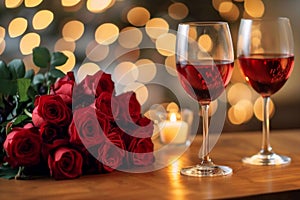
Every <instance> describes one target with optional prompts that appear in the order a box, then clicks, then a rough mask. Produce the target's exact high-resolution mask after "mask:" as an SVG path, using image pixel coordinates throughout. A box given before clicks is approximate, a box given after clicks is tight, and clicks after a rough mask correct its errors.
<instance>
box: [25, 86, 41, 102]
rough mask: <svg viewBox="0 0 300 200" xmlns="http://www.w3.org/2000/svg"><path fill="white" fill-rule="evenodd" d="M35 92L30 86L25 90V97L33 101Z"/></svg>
mask: <svg viewBox="0 0 300 200" xmlns="http://www.w3.org/2000/svg"><path fill="white" fill-rule="evenodd" d="M37 94H38V93H37V91H36V90H35V89H34V88H33V87H32V86H30V87H29V88H28V90H27V95H28V97H29V98H30V99H32V100H34V99H35V96H36V95H37Z"/></svg>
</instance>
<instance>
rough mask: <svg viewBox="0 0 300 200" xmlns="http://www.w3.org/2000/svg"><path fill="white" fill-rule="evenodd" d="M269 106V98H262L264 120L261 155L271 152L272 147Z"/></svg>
mask: <svg viewBox="0 0 300 200" xmlns="http://www.w3.org/2000/svg"><path fill="white" fill-rule="evenodd" d="M269 104H270V97H263V110H264V113H263V114H264V119H263V136H262V146H261V148H262V149H261V153H270V152H271V151H272V147H271V145H270V124H269Z"/></svg>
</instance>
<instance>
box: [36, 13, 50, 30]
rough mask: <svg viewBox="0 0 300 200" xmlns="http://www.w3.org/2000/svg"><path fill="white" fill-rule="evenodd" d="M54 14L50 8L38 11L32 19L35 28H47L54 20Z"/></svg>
mask: <svg viewBox="0 0 300 200" xmlns="http://www.w3.org/2000/svg"><path fill="white" fill-rule="evenodd" d="M53 18H54V15H53V13H52V12H51V11H50V10H41V11H39V12H37V13H36V14H35V15H34V16H33V19H32V26H33V28H34V29H35V30H42V29H45V28H47V27H48V26H49V25H50V24H51V22H52V21H53Z"/></svg>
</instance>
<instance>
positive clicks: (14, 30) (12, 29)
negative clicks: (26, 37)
mask: <svg viewBox="0 0 300 200" xmlns="http://www.w3.org/2000/svg"><path fill="white" fill-rule="evenodd" d="M27 26H28V22H27V20H26V19H25V18H23V17H17V18H14V19H13V20H11V22H10V23H9V25H8V34H9V36H10V37H11V38H14V37H18V36H20V35H22V34H23V33H24V32H25V31H26V29H27Z"/></svg>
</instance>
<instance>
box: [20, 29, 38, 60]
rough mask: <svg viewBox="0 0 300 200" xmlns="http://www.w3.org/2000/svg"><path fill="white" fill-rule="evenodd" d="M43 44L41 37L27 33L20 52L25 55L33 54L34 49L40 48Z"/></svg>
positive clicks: (22, 40) (21, 42)
mask: <svg viewBox="0 0 300 200" xmlns="http://www.w3.org/2000/svg"><path fill="white" fill-rule="evenodd" d="M40 43H41V37H40V35H39V34H37V33H27V34H26V35H24V36H23V37H22V39H21V41H20V51H21V53H22V54H23V55H28V54H31V53H32V49H33V48H35V47H38V46H39V45H40Z"/></svg>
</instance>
